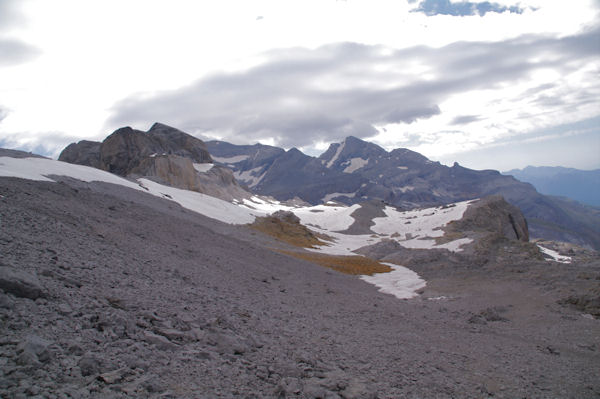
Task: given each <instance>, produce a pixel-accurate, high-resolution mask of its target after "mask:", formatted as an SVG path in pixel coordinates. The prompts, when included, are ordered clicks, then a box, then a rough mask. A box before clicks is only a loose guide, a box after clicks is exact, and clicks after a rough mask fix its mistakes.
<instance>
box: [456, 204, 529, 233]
mask: <svg viewBox="0 0 600 399" xmlns="http://www.w3.org/2000/svg"><path fill="white" fill-rule="evenodd" d="M450 226H451V227H450V229H451V230H453V231H463V232H464V231H476V232H487V233H495V234H499V235H501V236H503V237H505V238H508V239H509V240H518V241H524V242H528V241H529V230H528V228H527V220H525V217H524V216H523V213H521V211H520V210H519V208H517V207H516V206H513V205H511V204H509V203H508V202H506V201H505V200H504V198H503V197H502V196H500V195H492V196H490V197H486V198H483V199H480V200H479V201H477V202H475V203H473V204H471V205H470V206H469V207H468V208H467V210H466V211H465V213H464V215H463V217H462V219H460V220H457V221H455V222H453V223H451V225H450Z"/></svg>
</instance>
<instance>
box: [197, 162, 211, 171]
mask: <svg viewBox="0 0 600 399" xmlns="http://www.w3.org/2000/svg"><path fill="white" fill-rule="evenodd" d="M213 166H215V165H214V164H212V163H195V164H194V169H196V170H197V171H198V172H200V173H206V172H208V171H209V170H211V169H212V168H213Z"/></svg>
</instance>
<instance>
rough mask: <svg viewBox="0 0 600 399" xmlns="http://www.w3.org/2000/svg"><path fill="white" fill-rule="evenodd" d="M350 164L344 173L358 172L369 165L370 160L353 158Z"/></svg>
mask: <svg viewBox="0 0 600 399" xmlns="http://www.w3.org/2000/svg"><path fill="white" fill-rule="evenodd" d="M349 162H350V165H348V166H347V167H346V169H344V173H352V172H354V171H357V170H358V169H360V168H362V167H363V166H365V165H366V164H368V163H369V160H368V159H362V158H352V159H351V160H350V161H349Z"/></svg>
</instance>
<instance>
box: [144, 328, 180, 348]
mask: <svg viewBox="0 0 600 399" xmlns="http://www.w3.org/2000/svg"><path fill="white" fill-rule="evenodd" d="M144 340H145V341H146V342H148V343H149V344H152V345H154V346H156V347H157V348H158V349H160V350H166V351H173V350H176V349H177V348H179V345H177V344H175V343H173V342H171V341H170V340H169V339H168V338H167V337H165V336H162V335H158V334H154V333H153V332H151V331H144Z"/></svg>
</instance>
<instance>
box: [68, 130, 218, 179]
mask: <svg viewBox="0 0 600 399" xmlns="http://www.w3.org/2000/svg"><path fill="white" fill-rule="evenodd" d="M158 155H177V156H180V157H184V158H188V159H190V160H191V161H192V162H193V163H210V162H212V158H211V157H210V154H209V153H208V151H207V150H206V146H205V145H204V142H203V141H202V140H200V139H197V138H195V137H193V136H191V135H189V134H187V133H184V132H182V131H180V130H177V129H175V128H173V127H170V126H167V125H163V124H161V123H155V124H154V125H152V127H151V128H150V130H148V131H147V132H142V131H140V130H135V129H132V128H131V127H122V128H120V129H117V130H116V131H115V132H113V133H112V134H111V135H110V136H108V137H107V138H106V139H104V141H103V142H102V143H99V142H94V141H86V140H83V141H80V142H78V143H72V144H70V145H69V146H68V147H67V148H65V149H64V150H63V152H62V153H61V154H60V157H59V160H60V161H64V162H69V163H76V164H79V165H87V166H92V167H95V168H99V169H104V170H107V171H109V172H111V173H115V174H118V175H121V176H127V175H129V174H130V173H132V171H133V170H134V169H136V168H139V167H140V164H141V163H142V162H143V161H145V160H146V159H147V158H151V157H154V156H158ZM146 167H147V166H146Z"/></svg>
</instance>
